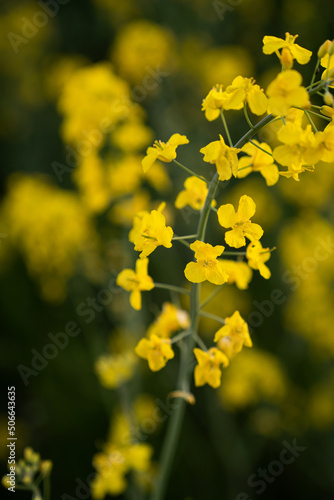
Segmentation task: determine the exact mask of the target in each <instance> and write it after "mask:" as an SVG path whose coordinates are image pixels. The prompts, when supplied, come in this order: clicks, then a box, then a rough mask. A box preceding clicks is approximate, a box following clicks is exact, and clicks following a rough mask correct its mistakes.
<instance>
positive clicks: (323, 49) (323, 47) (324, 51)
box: [318, 40, 332, 59]
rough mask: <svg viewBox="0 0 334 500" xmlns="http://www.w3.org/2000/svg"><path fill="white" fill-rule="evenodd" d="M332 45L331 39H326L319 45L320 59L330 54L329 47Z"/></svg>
mask: <svg viewBox="0 0 334 500" xmlns="http://www.w3.org/2000/svg"><path fill="white" fill-rule="evenodd" d="M331 45H332V42H331V40H326V41H325V42H324V43H323V44H322V45H321V46H320V47H319V50H318V57H319V59H322V58H323V57H325V55H326V54H328V49H329V47H330V46H331Z"/></svg>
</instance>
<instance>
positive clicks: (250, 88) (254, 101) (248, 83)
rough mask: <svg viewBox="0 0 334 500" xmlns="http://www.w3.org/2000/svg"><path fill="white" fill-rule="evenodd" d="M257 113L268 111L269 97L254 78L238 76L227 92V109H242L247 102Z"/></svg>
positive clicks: (253, 111)
mask: <svg viewBox="0 0 334 500" xmlns="http://www.w3.org/2000/svg"><path fill="white" fill-rule="evenodd" d="M246 102H247V103H248V105H249V108H250V110H251V112H252V113H254V114H255V115H263V114H264V113H265V112H266V111H267V107H268V98H267V96H266V95H265V93H264V90H263V89H261V87H260V86H259V85H257V84H256V83H255V80H254V78H244V77H242V76H237V77H236V78H234V80H233V82H232V84H231V85H229V86H228V87H227V88H226V92H225V103H224V108H225V109H242V108H243V106H244V104H245V103H246Z"/></svg>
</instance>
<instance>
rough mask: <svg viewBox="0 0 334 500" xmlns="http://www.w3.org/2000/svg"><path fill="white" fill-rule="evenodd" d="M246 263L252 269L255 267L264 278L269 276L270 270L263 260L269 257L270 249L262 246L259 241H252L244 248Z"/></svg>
mask: <svg viewBox="0 0 334 500" xmlns="http://www.w3.org/2000/svg"><path fill="white" fill-rule="evenodd" d="M246 254H247V259H248V264H249V266H250V267H251V268H252V269H257V270H258V271H259V273H260V274H261V276H262V277H263V278H265V279H266V280H267V279H269V278H270V276H271V272H270V269H269V267H267V266H266V265H265V262H267V260H269V259H270V255H271V254H270V249H269V248H263V247H262V244H261V242H260V241H253V242H252V243H250V244H249V245H248V247H247V250H246Z"/></svg>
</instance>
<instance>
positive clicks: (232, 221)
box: [218, 194, 263, 248]
mask: <svg viewBox="0 0 334 500" xmlns="http://www.w3.org/2000/svg"><path fill="white" fill-rule="evenodd" d="M255 211H256V205H255V203H254V201H253V200H252V198H251V197H250V196H247V195H246V194H245V195H243V196H241V198H240V200H239V206H238V211H237V212H236V211H235V209H234V207H233V205H231V203H227V204H226V205H222V206H220V207H219V208H218V221H219V224H220V225H221V226H223V227H226V228H229V227H231V228H232V230H231V231H227V233H225V241H226V243H227V244H228V245H229V246H230V247H234V248H240V247H242V246H244V245H245V244H246V240H245V237H247V238H248V239H250V240H251V241H254V240H259V239H260V238H261V236H262V235H263V229H262V227H261V226H260V225H259V224H254V223H253V222H251V221H250V219H251V217H252V216H253V215H254V214H255Z"/></svg>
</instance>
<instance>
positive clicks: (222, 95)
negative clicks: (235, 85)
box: [202, 85, 227, 122]
mask: <svg viewBox="0 0 334 500" xmlns="http://www.w3.org/2000/svg"><path fill="white" fill-rule="evenodd" d="M223 88H224V87H223V85H215V86H214V87H212V89H211V90H210V92H209V93H208V95H207V96H206V98H205V99H203V102H202V111H204V112H205V118H206V119H207V120H208V121H209V122H212V121H213V120H215V119H216V118H218V116H219V114H220V110H221V109H222V110H223V109H224V103H225V102H226V98H227V96H226V92H225V91H224V90H223Z"/></svg>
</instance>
